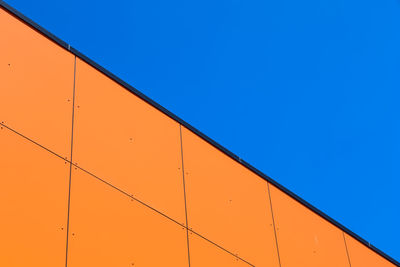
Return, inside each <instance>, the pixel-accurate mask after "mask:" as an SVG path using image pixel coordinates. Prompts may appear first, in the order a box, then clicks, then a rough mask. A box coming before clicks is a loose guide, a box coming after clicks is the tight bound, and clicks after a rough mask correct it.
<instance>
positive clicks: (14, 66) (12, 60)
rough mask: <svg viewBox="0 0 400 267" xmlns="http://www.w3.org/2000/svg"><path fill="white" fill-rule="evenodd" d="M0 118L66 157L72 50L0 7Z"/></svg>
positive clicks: (72, 63) (72, 68)
mask: <svg viewBox="0 0 400 267" xmlns="http://www.w3.org/2000/svg"><path fill="white" fill-rule="evenodd" d="M0 79H1V83H0V99H1V105H0V121H1V122H4V123H5V124H6V125H7V126H9V127H11V128H13V129H14V130H16V131H18V132H21V133H23V134H24V135H26V136H28V137H29V138H31V139H33V140H35V141H37V142H39V143H40V144H41V145H43V146H45V147H47V148H49V149H50V150H53V151H54V152H56V153H58V154H60V155H62V156H63V157H69V156H70V149H71V145H70V139H71V137H70V136H71V120H72V94H73V83H74V55H72V54H71V53H69V52H67V51H66V50H64V49H63V48H61V47H59V46H58V45H56V44H54V43H53V42H52V41H50V40H49V39H47V38H46V37H44V36H43V35H41V34H39V33H37V32H36V31H34V30H33V29H31V28H30V27H28V26H27V25H25V24H24V23H22V22H20V21H19V20H18V19H16V18H14V17H13V16H11V15H10V14H8V13H7V12H6V11H4V10H3V9H1V8H0Z"/></svg>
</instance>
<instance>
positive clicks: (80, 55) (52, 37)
mask: <svg viewBox="0 0 400 267" xmlns="http://www.w3.org/2000/svg"><path fill="white" fill-rule="evenodd" d="M0 7H2V8H3V9H4V10H5V11H7V12H8V13H11V15H13V16H15V17H16V18H18V19H19V20H21V21H22V22H24V23H25V24H27V25H28V26H30V27H31V28H33V29H34V30H36V31H37V32H39V33H40V34H42V35H44V36H45V37H47V38H48V39H50V40H51V41H53V42H55V43H57V44H58V45H59V46H61V47H63V48H64V49H65V50H67V51H69V52H71V53H72V54H74V55H75V56H76V57H78V58H80V59H81V60H83V61H85V62H86V63H88V64H89V65H91V66H92V67H94V68H95V69H97V70H98V71H100V72H101V73H103V74H104V75H106V76H107V77H109V78H110V79H112V80H114V81H115V82H117V83H118V84H120V85H121V86H122V87H124V88H125V89H127V90H128V91H130V92H131V93H133V94H134V95H136V96H137V97H139V98H141V99H142V100H143V101H145V102H147V103H148V104H150V105H151V106H153V107H154V108H156V109H158V110H159V111H161V112H162V113H164V114H165V115H167V116H168V117H170V118H171V119H173V120H175V121H176V122H178V123H180V124H181V125H182V126H184V127H186V128H187V129H189V130H190V131H192V132H193V133H195V134H196V135H198V136H199V137H201V138H202V139H204V140H205V141H206V142H208V143H209V144H211V145H212V146H214V147H215V148H217V149H218V150H220V151H221V152H223V153H224V154H226V155H227V156H229V157H230V158H232V159H233V160H235V161H236V162H238V163H239V164H241V165H243V166H244V167H246V168H247V169H249V170H250V171H252V172H254V173H255V174H257V175H258V176H260V177H261V178H263V179H264V180H266V181H267V182H269V183H271V184H272V185H274V186H275V187H277V188H278V189H279V190H281V191H282V192H284V193H286V194H287V195H289V196H290V197H292V198H294V199H295V200H296V201H297V202H299V203H301V204H302V205H303V206H305V207H306V208H308V209H310V210H312V211H313V212H315V213H316V214H317V215H319V216H320V217H322V218H323V219H325V220H327V221H329V222H330V223H332V224H333V225H335V226H336V227H338V228H339V229H341V230H342V231H344V232H345V233H347V234H348V235H350V236H351V237H353V238H355V239H356V240H358V241H359V242H361V243H362V244H363V245H365V246H366V247H368V248H370V249H371V250H373V251H374V252H376V253H377V254H379V255H380V256H382V257H384V258H385V259H387V260H388V261H390V262H391V263H393V264H395V265H397V266H399V267H400V262H398V261H397V260H395V259H394V258H392V257H391V256H389V255H388V254H386V253H385V252H383V251H381V250H380V249H378V248H376V247H375V246H373V245H371V243H370V242H368V241H366V240H365V239H364V238H362V237H360V236H359V235H357V234H356V233H354V232H353V231H351V230H350V229H348V228H347V227H345V226H344V225H342V224H341V223H339V222H338V221H336V220H335V219H333V218H331V217H330V216H328V215H327V214H325V213H324V212H322V211H321V210H319V209H318V208H316V207H315V206H313V205H311V204H310V203H308V202H307V201H306V200H304V199H303V198H301V197H299V196H298V195H296V194H295V193H293V192H292V191H290V190H289V189H287V188H286V187H284V186H282V185H281V184H279V183H278V182H277V181H275V180H274V179H272V178H271V177H269V176H268V175H266V174H265V173H263V172H262V171H260V170H259V169H257V168H256V167H254V166H252V165H251V164H250V163H248V162H246V161H245V160H243V159H241V158H240V157H239V156H237V155H236V154H234V153H233V152H231V151H230V150H228V149H227V148H225V147H224V146H222V145H220V144H219V143H217V142H216V141H214V140H213V139H211V138H210V137H208V136H207V135H205V134H204V133H202V132H201V131H200V130H198V129H197V128H195V127H194V126H192V125H191V124H189V123H187V122H186V121H184V120H183V119H181V118H180V117H178V116H177V115H175V114H174V113H172V112H171V111H169V110H167V109H166V108H164V107H163V106H161V105H160V104H158V103H157V102H155V101H154V100H152V99H151V98H149V97H148V96H146V95H145V94H143V93H142V92H140V91H139V90H138V89H136V88H135V87H133V86H132V85H130V84H129V83H127V82H125V81H124V80H122V79H121V78H119V77H118V76H116V75H115V74H113V73H112V72H110V71H109V70H107V69H106V68H104V67H102V66H101V65H99V64H98V63H96V62H95V61H94V60H92V59H90V58H89V57H87V56H86V55H84V54H83V53H81V52H79V51H78V50H77V49H75V48H74V47H72V46H71V45H70V44H68V43H67V42H65V41H63V40H61V39H60V38H58V37H57V36H56V35H54V34H52V33H51V32H50V31H48V30H46V29H45V28H43V27H42V26H40V25H39V24H37V23H36V22H34V21H33V20H31V19H30V18H28V17H26V16H25V15H23V14H22V13H21V12H19V11H18V10H16V9H15V8H13V7H12V6H10V5H9V4H7V3H6V2H4V1H3V0H0Z"/></svg>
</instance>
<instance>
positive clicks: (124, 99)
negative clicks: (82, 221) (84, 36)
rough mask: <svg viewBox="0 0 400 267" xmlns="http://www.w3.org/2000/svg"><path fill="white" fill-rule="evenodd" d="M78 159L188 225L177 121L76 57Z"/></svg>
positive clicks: (119, 186)
mask: <svg viewBox="0 0 400 267" xmlns="http://www.w3.org/2000/svg"><path fill="white" fill-rule="evenodd" d="M76 68H77V69H76V98H75V99H76V109H75V126H74V129H75V133H74V162H76V163H77V164H78V165H79V166H81V167H83V168H84V169H86V170H89V171H91V172H93V173H94V174H96V175H97V176H99V177H100V178H102V179H104V180H106V181H107V182H110V183H111V184H113V185H114V186H116V187H118V188H120V189H121V190H124V191H125V192H127V193H129V194H132V195H133V196H134V197H136V198H138V199H140V200H141V201H144V202H145V203H146V204H148V205H150V206H152V207H153V208H156V209H158V210H160V211H161V212H163V213H166V214H167V215H168V216H170V217H172V218H174V219H175V220H177V221H179V222H180V223H182V224H185V220H186V219H185V208H184V194H183V180H182V170H181V150H180V132H179V124H178V123H176V122H175V121H173V120H172V119H170V118H168V117H167V116H165V115H164V114H162V113H161V112H160V111H158V110H156V109H155V108H153V107H151V106H150V105H148V104H147V103H145V102H144V101H142V100H141V99H139V98H138V97H136V96H135V95H133V94H132V93H130V92H128V91H127V90H126V89H124V88H123V87H121V86H120V85H118V84H117V83H115V82H114V81H112V80H110V79H109V78H108V77H106V76H104V75H103V74H101V73H100V72H98V71H97V70H95V69H94V68H93V67H91V66H89V65H87V64H86V63H84V62H83V61H81V60H77V67H76Z"/></svg>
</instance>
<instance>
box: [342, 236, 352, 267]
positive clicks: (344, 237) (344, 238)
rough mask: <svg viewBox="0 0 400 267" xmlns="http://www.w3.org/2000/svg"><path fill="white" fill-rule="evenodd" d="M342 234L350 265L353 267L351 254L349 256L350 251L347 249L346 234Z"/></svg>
mask: <svg viewBox="0 0 400 267" xmlns="http://www.w3.org/2000/svg"><path fill="white" fill-rule="evenodd" d="M342 234H343V241H344V247H345V248H346V255H347V259H348V261H349V265H350V267H351V261H350V254H349V250H348V248H347V242H346V236H345V235H344V232H343V231H342Z"/></svg>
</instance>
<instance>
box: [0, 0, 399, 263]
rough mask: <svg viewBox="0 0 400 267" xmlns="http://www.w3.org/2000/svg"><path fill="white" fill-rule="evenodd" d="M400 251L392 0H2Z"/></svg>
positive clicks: (386, 247)
mask: <svg viewBox="0 0 400 267" xmlns="http://www.w3.org/2000/svg"><path fill="white" fill-rule="evenodd" d="M6 2H7V3H9V4H10V5H12V6H13V7H15V8H17V9H18V10H19V11H21V12H22V13H24V14H25V15H27V16H28V17H30V18H31V19H33V20H34V21H36V22H38V23H39V24H40V25H41V26H43V27H45V28H46V29H48V30H50V31H51V32H52V33H54V34H55V35H57V36H58V37H60V38H61V39H63V40H64V41H66V42H68V43H70V44H71V45H72V46H73V47H75V48H77V49H78V50H80V51H81V52H83V53H84V54H86V55H87V56H89V57H90V58H92V59H94V60H95V61H97V62H98V63H99V64H101V65H102V66H104V67H105V68H107V69H108V70H110V71H111V72H113V73H115V74H116V75H117V76H119V77H121V78H122V79H124V80H125V81H127V82H128V83H130V84H132V85H133V86H135V87H136V88H138V89H139V90H140V91H142V92H143V93H145V94H146V95H148V96H149V97H151V98H153V99H154V100H155V101H157V102H158V103H160V104H161V105H163V106H164V107H166V108H168V109H169V110H171V111H172V112H174V113H175V114H177V115H178V116H179V117H181V118H183V119H184V120H186V121H187V122H189V123H190V124H192V125H193V126H194V127H196V128H198V129H200V130H201V131H202V132H204V133H205V134H206V135H208V136H210V137H211V138H213V139H214V140H216V141H217V142H219V143H220V144H222V145H224V146H226V147H227V148H228V149H230V150H231V151H233V152H234V153H235V154H237V155H238V156H240V157H241V158H243V159H245V160H246V161H248V162H250V163H251V164H252V165H254V166H255V167H257V168H258V169H260V170H261V171H263V172H265V173H266V174H268V175H269V176H271V177H272V178H274V179H275V180H276V181H278V182H279V183H281V184H282V185H284V186H286V187H287V188H288V189H290V190H292V191H293V192H295V193H296V194H298V195H299V196H301V197H302V198H304V199H305V200H307V201H308V202H310V203H311V204H313V205H315V206H316V207H317V208H319V209H321V210H322V211H324V212H325V213H327V214H328V215H329V216H331V217H333V218H334V219H336V220H337V221H339V222H340V223H342V224H343V225H345V226H347V227H348V228H350V229H351V230H352V231H354V232H355V233H357V234H359V235H360V236H361V237H363V238H365V239H366V240H368V241H369V242H370V243H371V244H373V245H375V246H376V247H378V248H380V249H381V250H383V251H384V252H386V253H388V254H389V255H391V256H392V257H394V258H395V259H397V260H400V246H399V240H400V227H399V225H400V196H399V192H400V190H399V188H400V105H399V101H400V0H375V1H372V0H303V1H298V0H281V1H275V0H258V1H255V0H217V1H216V0H202V1H184V0H170V1H157V0H146V1H132V0H130V1H128V0H126V1H122V0H115V1H103V0H97V1H82V0H79V1H78V0H70V1H68V2H65V1H54V0H51V1H50V0H36V1H32V0H29V1H28V0H7V1H6Z"/></svg>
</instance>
